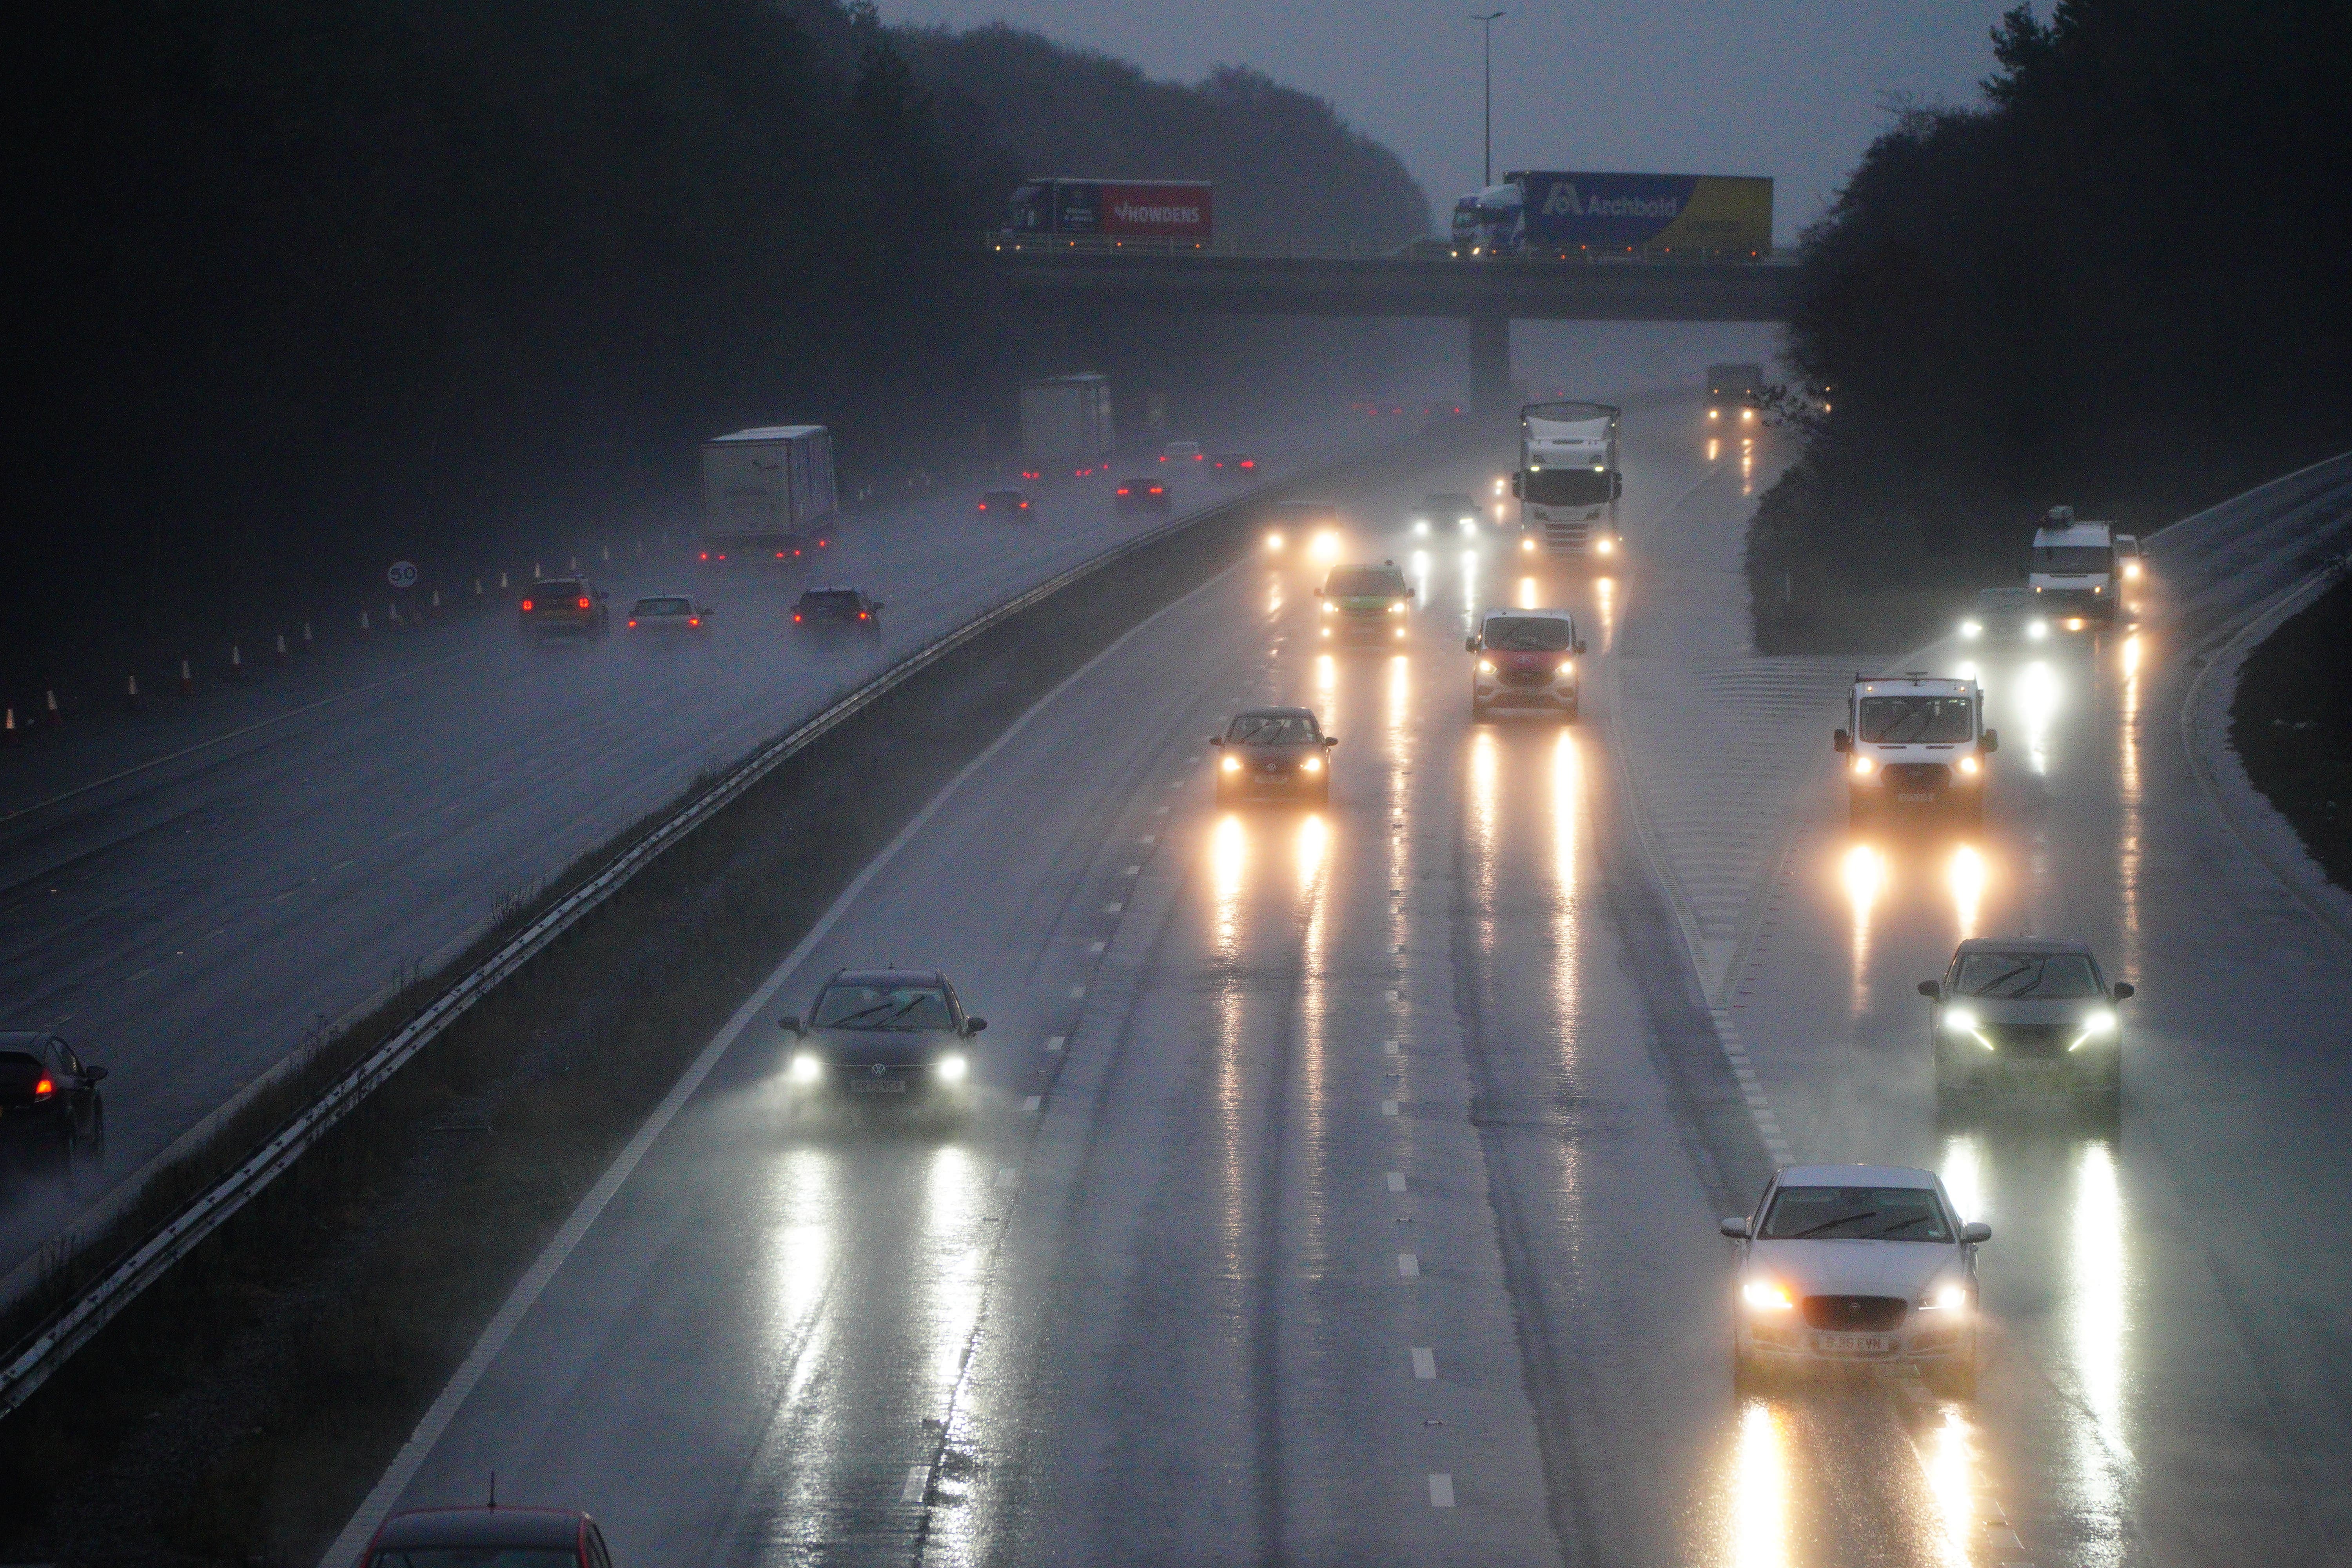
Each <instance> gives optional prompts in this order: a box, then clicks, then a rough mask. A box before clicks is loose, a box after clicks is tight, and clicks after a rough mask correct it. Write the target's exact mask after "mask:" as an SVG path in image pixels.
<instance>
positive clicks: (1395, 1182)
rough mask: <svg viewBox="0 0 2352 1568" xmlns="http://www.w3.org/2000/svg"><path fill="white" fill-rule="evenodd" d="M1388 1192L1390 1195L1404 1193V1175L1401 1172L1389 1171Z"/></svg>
mask: <svg viewBox="0 0 2352 1568" xmlns="http://www.w3.org/2000/svg"><path fill="white" fill-rule="evenodd" d="M1389 1191H1391V1192H1392V1193H1401V1192H1402V1191H1404V1173H1403V1172H1402V1171H1391V1172H1390V1173H1389Z"/></svg>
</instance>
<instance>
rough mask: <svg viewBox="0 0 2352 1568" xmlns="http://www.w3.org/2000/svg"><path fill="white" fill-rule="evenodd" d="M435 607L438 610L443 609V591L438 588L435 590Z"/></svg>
mask: <svg viewBox="0 0 2352 1568" xmlns="http://www.w3.org/2000/svg"><path fill="white" fill-rule="evenodd" d="M433 607H434V608H435V609H436V610H437V609H439V608H440V607H441V590H440V589H438V588H436V589H434V590H433Z"/></svg>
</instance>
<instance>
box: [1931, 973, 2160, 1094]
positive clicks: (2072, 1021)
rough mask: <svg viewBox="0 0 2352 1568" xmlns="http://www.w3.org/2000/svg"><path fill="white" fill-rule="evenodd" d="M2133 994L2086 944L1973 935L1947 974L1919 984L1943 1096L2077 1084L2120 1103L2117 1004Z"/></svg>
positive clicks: (2080, 1088) (2082, 1090)
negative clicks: (2111, 978) (2113, 979)
mask: <svg viewBox="0 0 2352 1568" xmlns="http://www.w3.org/2000/svg"><path fill="white" fill-rule="evenodd" d="M1919 994H1921V995H1922V996H1925V997H1926V998H1927V1037H1928V1040H1929V1042H1930V1044H1931V1045H1932V1046H1933V1047H1934V1048H1935V1052H1936V1092H1937V1096H1938V1097H1949V1096H1953V1095H1958V1094H1960V1093H1964V1092H1966V1091H1967V1090H1969V1089H1979V1088H1987V1087H1991V1086H1994V1085H2001V1084H2008V1085H2021V1086H2028V1087H2032V1088H2036V1089H2068V1090H2072V1091H2074V1092H2076V1093H2080V1094H2084V1095H2087V1096H2089V1097H2090V1099H2091V1100H2093V1101H2094V1102H2095V1104H2097V1105H2098V1106H2100V1107H2101V1108H2102V1109H2106V1110H2112V1109H2114V1108H2115V1107H2116V1106H2117V1105H2118V1104H2120V1102H2121V1100H2122V1098H2123V1085H2124V1063H2123V1046H2124V1026H2123V1020H2122V1018H2121V1017H2120V1016H2118V1014H2117V1013H2116V1005H2117V1004H2119V1003H2121V1002H2123V1001H2124V1000H2125V999H2126V997H2128V996H2130V995H2131V994H2133V988H2132V986H2131V985H2130V984H2127V983H2125V982H2122V981H2117V982H2116V983H2114V984H2109V983H2108V980H2107V977H2106V976H2105V974H2104V973H2102V972H2101V971H2100V969H2099V961H2098V959H2097V958H2096V957H2095V956H2093V954H2092V952H2091V950H2090V949H2089V948H2088V947H2086V946H2084V944H2083V943H2081V942H2058V941H2053V940H2051V939H2049V938H2045V937H1971V938H1969V940H1968V941H1967V942H1962V943H1960V945H1959V949H1958V951H1957V952H1954V953H1953V954H1952V963H1951V966H1950V967H1949V968H1948V969H1947V970H1945V972H1944V977H1943V978H1942V979H1941V980H1922V981H1921V982H1919Z"/></svg>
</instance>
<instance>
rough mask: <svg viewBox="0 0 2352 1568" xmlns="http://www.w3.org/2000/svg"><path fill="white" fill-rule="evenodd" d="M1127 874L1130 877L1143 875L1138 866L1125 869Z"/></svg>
mask: <svg viewBox="0 0 2352 1568" xmlns="http://www.w3.org/2000/svg"><path fill="white" fill-rule="evenodd" d="M1127 874H1128V875H1129V876H1130V877H1140V876H1142V875H1143V868H1142V867H1140V866H1129V868H1127Z"/></svg>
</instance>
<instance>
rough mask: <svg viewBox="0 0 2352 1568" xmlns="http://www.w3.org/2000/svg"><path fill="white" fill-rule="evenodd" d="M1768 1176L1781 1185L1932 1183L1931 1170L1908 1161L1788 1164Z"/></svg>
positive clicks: (1929, 1186)
mask: <svg viewBox="0 0 2352 1568" xmlns="http://www.w3.org/2000/svg"><path fill="white" fill-rule="evenodd" d="M1772 1179H1773V1182H1774V1184H1776V1185H1779V1186H1783V1187H1924V1188H1926V1189H1927V1191H1929V1192H1933V1191H1934V1190H1935V1187H1936V1173H1935V1172H1933V1171H1922V1170H1918V1169H1916V1168H1915V1167H1913V1166H1910V1165H1788V1166H1784V1167H1782V1168H1781V1170H1780V1173H1778V1174H1776V1175H1775V1176H1774V1177H1773V1178H1772Z"/></svg>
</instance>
